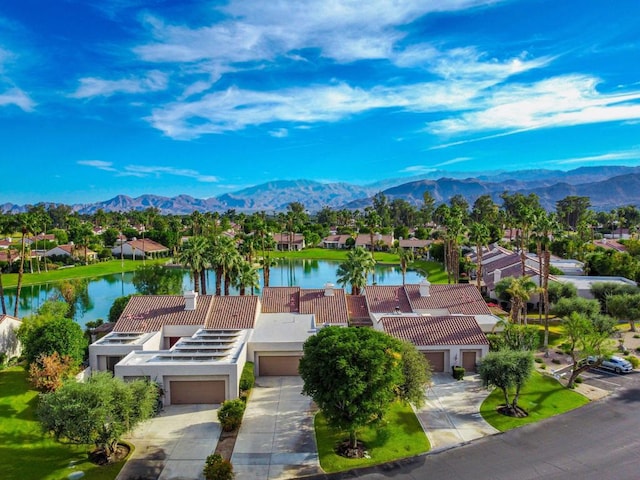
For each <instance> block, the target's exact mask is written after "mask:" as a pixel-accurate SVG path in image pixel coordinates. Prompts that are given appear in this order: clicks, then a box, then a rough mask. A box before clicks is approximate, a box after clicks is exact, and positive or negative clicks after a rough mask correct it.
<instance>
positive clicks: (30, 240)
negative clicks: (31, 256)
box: [24, 233, 56, 245]
mask: <svg viewBox="0 0 640 480" xmlns="http://www.w3.org/2000/svg"><path fill="white" fill-rule="evenodd" d="M55 241H56V236H55V235H53V234H50V233H47V234H46V235H45V234H44V233H40V234H38V235H36V236H35V237H25V239H24V243H25V245H36V244H38V243H40V242H55Z"/></svg>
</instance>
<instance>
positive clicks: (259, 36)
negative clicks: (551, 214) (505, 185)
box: [0, 0, 640, 204]
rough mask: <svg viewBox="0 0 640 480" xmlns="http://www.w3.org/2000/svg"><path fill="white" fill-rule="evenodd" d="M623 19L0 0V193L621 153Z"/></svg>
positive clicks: (211, 185) (22, 198) (364, 178)
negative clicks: (0, 185) (0, 176)
mask: <svg viewBox="0 0 640 480" xmlns="http://www.w3.org/2000/svg"><path fill="white" fill-rule="evenodd" d="M638 18H640V2H638V1H637V0H616V1H614V2H602V1H601V0H580V1H558V0H522V1H508V0H504V1H500V0H415V1H414V0H396V1H393V2H391V1H389V0H368V1H340V0H323V1H318V0H295V1H287V0H269V1H265V0H238V1H236V0H231V1H229V2H224V3H222V2H210V1H205V0H180V1H169V0H49V1H42V0H3V1H2V2H1V3H0V126H1V128H0V141H1V149H0V158H1V161H0V165H1V166H2V167H3V168H2V169H3V171H4V174H3V178H4V179H5V182H3V188H2V190H1V191H0V203H4V202H13V203H19V204H23V203H36V202H39V201H55V202H65V203H88V202H93V201H98V200H106V199H108V198H111V197H113V196H114V195H116V194H119V193H123V194H127V195H131V196H137V195H141V194H143V193H153V194H158V195H166V196H173V195H177V194H181V193H185V194H189V195H192V196H194V197H198V198H208V197H212V196H216V195H220V194H223V193H226V192H232V191H236V190H239V189H241V188H244V187H248V186H252V185H256V184H259V183H263V182H266V181H271V180H278V179H299V178H306V179H314V180H318V181H327V182H329V181H331V182H333V181H346V182H351V183H358V184H365V183H370V182H374V181H376V180H379V179H384V178H399V177H407V178H409V177H412V176H415V175H421V174H424V173H427V172H429V171H433V170H436V169H438V170H449V171H464V172H482V171H488V170H514V169H521V168H552V169H562V170H568V169H572V168H577V167H579V166H583V165H614V164H615V165H640V29H638ZM8 178H10V179H11V181H7V179H8Z"/></svg>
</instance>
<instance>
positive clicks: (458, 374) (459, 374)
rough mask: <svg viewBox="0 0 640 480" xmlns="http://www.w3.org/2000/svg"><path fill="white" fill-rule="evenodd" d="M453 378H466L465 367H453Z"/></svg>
mask: <svg viewBox="0 0 640 480" xmlns="http://www.w3.org/2000/svg"><path fill="white" fill-rule="evenodd" d="M453 378H455V379H456V380H462V379H463V378H464V367H453Z"/></svg>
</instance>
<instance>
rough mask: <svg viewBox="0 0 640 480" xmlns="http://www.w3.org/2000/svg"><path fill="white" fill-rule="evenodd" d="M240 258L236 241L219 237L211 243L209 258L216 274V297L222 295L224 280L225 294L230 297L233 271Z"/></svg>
mask: <svg viewBox="0 0 640 480" xmlns="http://www.w3.org/2000/svg"><path fill="white" fill-rule="evenodd" d="M239 258H240V254H239V253H238V249H237V245H236V243H235V241H234V239H232V238H230V237H227V236H226V235H218V236H217V237H215V238H213V239H212V241H211V250H210V254H209V256H208V259H209V262H210V263H211V268H213V269H214V270H215V272H216V295H218V296H219V295H221V294H222V280H223V279H224V282H225V284H224V294H225V295H229V287H230V286H231V274H232V270H233V268H234V266H235V264H236V263H237V260H238V259H239Z"/></svg>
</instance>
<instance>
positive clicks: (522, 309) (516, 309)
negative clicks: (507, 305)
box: [505, 276, 538, 325]
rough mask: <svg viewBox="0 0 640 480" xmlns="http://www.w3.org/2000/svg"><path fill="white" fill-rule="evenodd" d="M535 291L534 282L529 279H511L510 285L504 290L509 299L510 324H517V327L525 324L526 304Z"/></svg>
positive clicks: (536, 287) (525, 277)
mask: <svg viewBox="0 0 640 480" xmlns="http://www.w3.org/2000/svg"><path fill="white" fill-rule="evenodd" d="M537 290H538V286H537V285H536V282H534V281H533V280H531V277H527V276H523V277H518V278H511V283H510V284H509V286H508V287H507V288H506V289H505V293H507V294H508V295H509V296H510V298H511V311H510V312H509V319H510V320H511V321H512V322H514V323H516V322H517V323H518V324H519V325H520V324H522V323H524V324H525V325H526V324H527V302H528V301H529V298H530V297H531V295H533V294H534V293H535V292H536V291H537Z"/></svg>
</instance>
